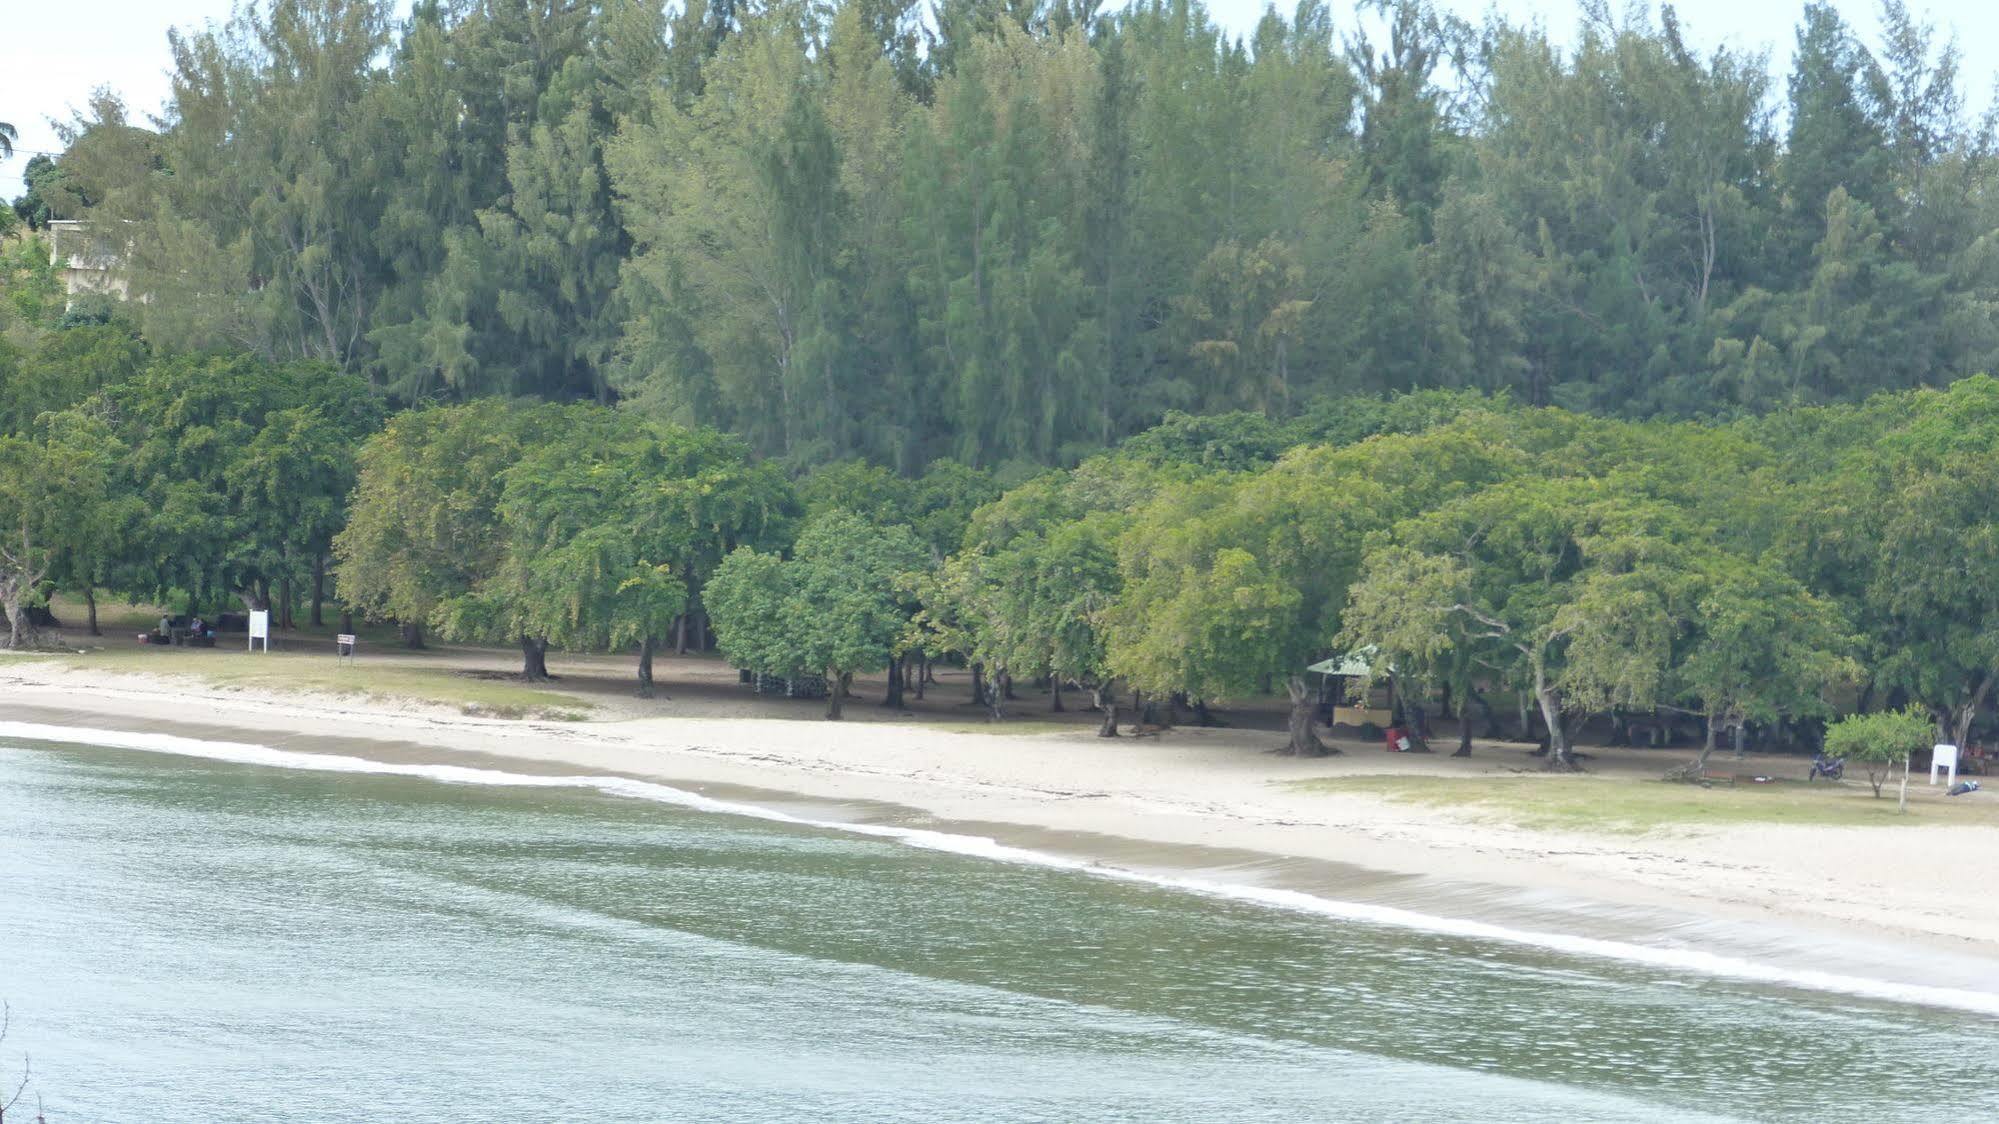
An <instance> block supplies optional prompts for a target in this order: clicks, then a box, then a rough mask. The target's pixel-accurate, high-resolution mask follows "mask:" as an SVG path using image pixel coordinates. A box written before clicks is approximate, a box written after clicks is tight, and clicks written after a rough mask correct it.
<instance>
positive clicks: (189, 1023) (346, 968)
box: [0, 739, 1999, 1124]
mask: <svg viewBox="0 0 1999 1124" xmlns="http://www.w3.org/2000/svg"><path fill="white" fill-rule="evenodd" d="M0 998H4V999H5V1000H6V1001H7V1002H8V1003H9V1004H10V1005H11V1008H12V1012H13V1027H12V1030H11V1032H10V1034H9V1036H8V1038H7V1040H6V1042H5V1043H4V1044H0V1072H11V1071H14V1070H16V1069H17V1068H18V1067H19V1065H20V1062H21V1057H22V1055H23V1054H24V1053H25V1054H27V1055H30V1056H31V1057H32V1061H33V1077H34V1080H33V1089H34V1091H35V1092H37V1093H39V1094H40V1095H41V1097H42V1099H43V1101H44V1103H45V1104H46V1106H47V1109H48V1112H49V1118H50V1119H51V1120H52V1121H55V1122H58V1124H66V1122H71V1121H120V1122H122V1121H146V1122H156V1121H238V1120H241V1121H331V1120H346V1121H359V1120H369V1121H375V1120H396V1121H490V1120H537V1121H557V1120H590V1121H653V1120H658V1121H685V1120H852V1121H973V1120H978V1121H985V1120H1007V1121H1011V1120H1021V1121H1028V1120H1034V1121H1064V1122H1067V1121H1127V1120H1128V1121H1172V1120H1187V1121H1220V1120H1248V1121H1299V1120H1425V1119H1438V1118H1458V1119H1478V1120H1498V1121H1506V1120H1519V1121H1528V1120H1534V1121H1540V1120H1551V1119H1562V1120H1631V1121H1654V1120H1682V1119H1684V1120H1693V1119H1710V1118H1725V1119H1765V1120H1775V1119H1796V1120H1814V1121H1838V1120H1853V1121H1878V1120H1935V1119H1940V1118H1949V1119H1958V1120H1973V1119H1999V1019H1993V1018H1990V1017H1987V1016H1981V1015H1978V1014H1972V1013H1953V1012H1950V1011H1944V1010H1935V1009H1928V1008H1923V1007H1916V1006H1908V1005H1900V1004H1895V1003H1888V1002H1880V1001H1873V1000H1858V999H1850V998H1843V997H1841V996H1838V995H1832V994H1817V993H1812V992H1809V991H1802V990H1793V989H1777V988H1764V987H1758V986H1754V985H1750V984H1744V983H1735V982H1729V981H1725V980H1718V979H1712V978H1703V977H1700V976H1694V975H1683V974H1672V973H1666V972H1661V971H1658V970H1656V969H1647V968H1643V967H1639V966H1629V965H1621V964H1618V963H1616V962H1614V961H1609V960H1603V959H1597V958H1567V957H1563V956H1559V955H1555V954H1552V953H1549V952H1546V951H1544V950H1539V949H1535V948H1532V947H1524V946H1521V945H1518V944H1507V943H1483V942H1480V941H1476V940H1470V939H1464V938H1456V937H1446V936H1438V935H1433V934H1425V933H1422V932H1414V931H1410V930H1406V929H1400V928H1394V927H1389V926H1379V925H1370V924H1363V923H1357V922H1341V921H1337V920H1333V919H1329V918H1326V917H1314V916H1309V915H1303V914H1298V913H1293V912H1286V911H1282V910H1276V909H1270V908H1266V907H1262V906H1258V905H1254V904H1247V903H1236V902H1230V901H1226V900H1218V899H1215V898H1212V897H1206V896H1201V895H1194V894H1188V893H1183V892H1179V891H1176V890H1172V889H1167V888H1162V887H1157V886H1150V885H1145V884H1142V883H1136V882H1129V881H1117V880H1109V879H1104V878H1099V877H1093V876H1091V875H1089V874H1087V873H1083V872H1077V871H1071V870H1062V869H1049V868H1040V867H1035V866H1030V865H1020V864H1012V863H1003V862H993V861H990V860H986V859H981V858H976V857H971V856H966V855H958V854H951V853H946V852H940V851H936V850H929V849H923V848H918V847H911V846H908V845H905V844H904V843H900V842H897V841H895V840H893V839H884V838H870V837H866V836H860V835H855V834H852V833H848V832H842V831H838V830H831V829H823V828H814V827H807V826H799V825H787V824H777V823H770V822H764V821H760V820H756V819H751V818H746V817H741V816H731V815H725V814H717V813H714V812H706V811H698V810H690V809H687V808H682V807H674V806H670V805H665V804H660V803H656V802H650V801H646V800H641V799H630V798H620V797H618V796H613V795H607V794H604V793H601V792H594V791H587V790H581V789H570V788H547V787H525V788H523V787H493V786H484V785H475V784H446V783H438V782H436V781H432V780H424V779H417V778H411V777H404V776H382V775H369V774H357V773H346V774H343V773H325V772H315V771H300V770H292V769H281V768H271V767H265V766H258V765H246V764H234V763H223V762H217V761H207V760H198V759H189V758H183V757H173V756H165V755H160V754H150V753H141V752H133V751H128V750H117V749H105V748H93V747H86V746H77V745H63V746H55V745H49V744H43V743H37V742H29V741H22V740H19V739H0Z"/></svg>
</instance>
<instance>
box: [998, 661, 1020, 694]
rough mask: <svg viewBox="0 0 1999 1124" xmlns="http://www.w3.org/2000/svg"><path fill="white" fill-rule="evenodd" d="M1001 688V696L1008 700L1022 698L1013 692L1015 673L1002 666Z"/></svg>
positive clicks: (1000, 672) (1000, 675) (1000, 673)
mask: <svg viewBox="0 0 1999 1124" xmlns="http://www.w3.org/2000/svg"><path fill="white" fill-rule="evenodd" d="M999 688H1000V697H1001V698H1003V699H1005V700H1006V701H1008V702H1014V701H1016V700H1017V699H1019V698H1020V696H1019V695H1016V694H1014V693H1013V673H1012V672H1010V671H1008V670H1007V669H1005V668H1000V670H999Z"/></svg>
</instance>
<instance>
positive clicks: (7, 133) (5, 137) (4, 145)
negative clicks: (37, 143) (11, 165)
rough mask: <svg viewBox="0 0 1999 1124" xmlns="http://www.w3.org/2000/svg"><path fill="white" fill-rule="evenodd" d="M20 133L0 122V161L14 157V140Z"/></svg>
mask: <svg viewBox="0 0 1999 1124" xmlns="http://www.w3.org/2000/svg"><path fill="white" fill-rule="evenodd" d="M20 135H21V134H20V132H19V131H18V130H16V129H15V128H14V126H12V125H9V124H8V123H7V122H5V121H0V160H8V159H11V158H12V157H13V155H14V138H16V137H18V136H20Z"/></svg>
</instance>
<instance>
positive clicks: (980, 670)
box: [966, 660, 986, 706]
mask: <svg viewBox="0 0 1999 1124" xmlns="http://www.w3.org/2000/svg"><path fill="white" fill-rule="evenodd" d="M966 705H968V706H984V705H986V665H985V664H982V663H980V662H979V661H977V660H973V661H972V698H971V701H970V702H969V703H968V704H966Z"/></svg>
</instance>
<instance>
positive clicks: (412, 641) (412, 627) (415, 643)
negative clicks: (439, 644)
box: [402, 621, 424, 652]
mask: <svg viewBox="0 0 1999 1124" xmlns="http://www.w3.org/2000/svg"><path fill="white" fill-rule="evenodd" d="M402 634H403V647H405V648H408V649H409V650H410V651H412V652H421V651H423V649H424V643H423V626H422V625H420V624H417V623H415V622H412V621H404V622H402Z"/></svg>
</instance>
